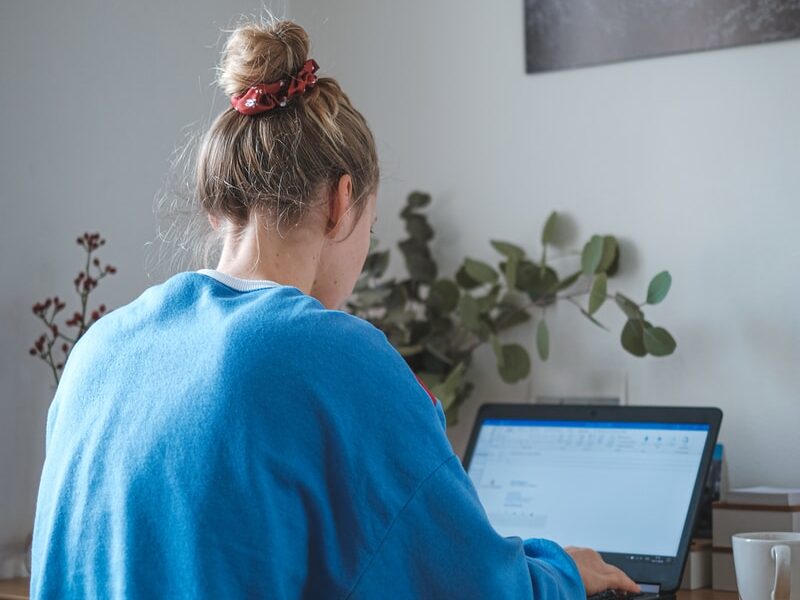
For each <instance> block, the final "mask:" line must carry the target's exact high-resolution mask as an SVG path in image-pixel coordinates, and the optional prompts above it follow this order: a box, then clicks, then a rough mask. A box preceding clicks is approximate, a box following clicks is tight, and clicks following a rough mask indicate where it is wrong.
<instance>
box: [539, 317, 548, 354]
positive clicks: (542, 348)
mask: <svg viewBox="0 0 800 600" xmlns="http://www.w3.org/2000/svg"><path fill="white" fill-rule="evenodd" d="M536 349H537V350H538V351H539V358H541V359H542V360H543V361H546V360H547V359H548V357H549V356H550V330H549V329H548V328H547V321H545V320H544V319H542V320H541V321H539V325H538V326H537V327H536Z"/></svg>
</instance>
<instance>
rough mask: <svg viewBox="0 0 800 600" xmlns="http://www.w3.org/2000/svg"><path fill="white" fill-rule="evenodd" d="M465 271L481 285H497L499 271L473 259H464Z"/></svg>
mask: <svg viewBox="0 0 800 600" xmlns="http://www.w3.org/2000/svg"><path fill="white" fill-rule="evenodd" d="M464 270H465V271H466V272H467V275H469V276H470V277H471V278H472V279H474V280H475V281H480V282H481V283H495V282H496V281H497V279H498V275H497V271H495V270H494V269H493V268H492V267H491V266H490V265H487V264H486V263H485V262H481V261H479V260H474V259H472V258H465V259H464Z"/></svg>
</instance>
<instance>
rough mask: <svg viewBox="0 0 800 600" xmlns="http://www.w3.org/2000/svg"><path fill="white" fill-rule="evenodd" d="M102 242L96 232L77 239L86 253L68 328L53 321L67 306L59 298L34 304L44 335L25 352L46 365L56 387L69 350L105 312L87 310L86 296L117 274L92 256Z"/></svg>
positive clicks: (55, 297) (66, 324)
mask: <svg viewBox="0 0 800 600" xmlns="http://www.w3.org/2000/svg"><path fill="white" fill-rule="evenodd" d="M105 243H106V241H105V240H104V239H103V238H102V237H100V234H99V233H84V234H83V235H82V236H81V237H79V238H78V239H77V244H78V245H79V246H80V247H81V248H83V249H84V251H85V252H86V263H85V266H84V269H83V270H82V271H81V272H80V273H78V276H77V277H76V278H75V279H74V280H73V284H74V286H75V292H76V293H77V294H78V298H79V300H80V310H77V311H75V312H74V313H73V314H72V316H71V317H70V318H69V319H67V320H66V321H64V325H65V326H66V328H67V329H62V328H60V327H59V326H58V325H57V324H56V318H57V317H58V315H59V314H60V313H61V312H62V311H63V310H64V309H65V308H66V307H67V303H66V302H64V301H62V300H61V298H60V297H58V296H54V297H52V298H47V299H46V300H44V302H37V303H36V304H34V305H33V314H34V315H35V316H36V317H37V318H38V319H39V320H40V321H41V322H42V324H43V325H44V326H45V332H44V333H43V334H42V335H40V336H39V337H38V338H37V339H36V341H35V342H34V343H33V346H31V348H30V350H28V353H29V354H30V355H31V356H36V357H38V358H40V359H42V360H43V361H44V362H46V363H47V364H48V366H49V367H50V370H51V371H52V372H53V378H54V379H55V382H56V385H58V382H59V379H60V377H61V372H62V371H63V370H64V364H65V363H66V362H67V357H68V356H69V353H70V352H71V351H72V348H73V347H74V346H75V344H76V343H77V342H78V340H79V339H80V338H81V337H82V336H83V334H84V333H86V331H87V330H88V329H89V327H91V326H92V325H93V324H94V323H95V321H97V320H98V319H99V318H100V317H102V316H103V315H104V314H105V313H106V305H105V304H101V305H100V306H98V307H97V308H96V309H94V310H92V311H89V295H90V294H91V293H92V292H93V291H94V290H95V289H97V286H98V284H99V283H100V280H102V279H104V278H105V277H107V276H108V275H113V274H114V273H116V272H117V269H116V267H112V266H111V265H109V264H103V263H102V262H101V261H100V259H99V258H97V257H96V256H94V253H95V252H96V251H97V250H98V249H99V248H100V247H101V246H104V245H105ZM87 314H88V316H87Z"/></svg>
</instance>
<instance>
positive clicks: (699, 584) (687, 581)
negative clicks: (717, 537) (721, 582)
mask: <svg viewBox="0 0 800 600" xmlns="http://www.w3.org/2000/svg"><path fill="white" fill-rule="evenodd" d="M710 586H711V540H692V545H691V546H690V548H689V555H688V556H687V557H686V568H685V569H684V570H683V580H682V581H681V589H682V590H697V589H700V588H707V587H710Z"/></svg>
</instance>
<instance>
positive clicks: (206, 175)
mask: <svg viewBox="0 0 800 600" xmlns="http://www.w3.org/2000/svg"><path fill="white" fill-rule="evenodd" d="M308 58H309V38H308V34H307V33H306V31H305V30H304V29H303V28H302V27H300V26H299V25H297V24H296V23H293V22H292V21H286V20H271V21H268V22H252V21H249V22H244V23H242V24H240V25H239V26H238V27H237V28H236V29H234V30H233V32H232V33H231V35H230V37H229V38H228V40H227V42H226V43H225V47H224V49H223V52H222V61H221V64H220V66H219V75H218V80H217V81H218V84H219V86H220V87H221V89H222V90H223V92H224V93H225V95H226V96H228V97H230V96H232V95H233V94H237V93H244V92H245V91H247V89H248V88H249V87H250V86H252V85H255V84H257V83H270V82H274V81H278V80H279V79H283V78H286V77H291V76H293V75H295V74H296V73H297V71H298V70H299V69H300V67H302V66H303V63H305V61H306V60H308ZM320 62H321V64H322V66H321V68H322V69H323V70H324V68H325V62H324V57H322V60H321V61H320ZM195 172H196V175H195V197H196V199H197V201H199V203H200V206H202V208H203V209H204V210H205V212H206V213H208V214H209V215H211V216H212V217H215V218H222V219H225V220H227V221H229V222H230V223H231V224H232V225H234V226H239V227H241V226H243V225H244V224H245V223H247V222H248V220H249V219H250V217H251V215H252V213H253V212H254V211H257V212H258V214H259V215H263V216H264V217H266V219H267V221H268V223H269V224H271V225H275V226H276V227H278V228H280V227H281V226H282V225H287V226H293V225H297V224H299V223H300V222H301V221H302V219H303V217H304V216H305V215H306V214H307V213H308V211H309V209H310V208H311V207H312V206H313V205H314V203H315V200H317V199H321V198H322V197H323V196H322V195H323V194H324V193H325V192H326V191H327V190H329V189H332V188H333V187H334V186H335V185H336V184H337V183H338V181H339V179H340V177H341V176H343V175H345V174H347V175H350V177H351V178H352V182H353V197H354V208H353V210H354V211H356V217H357V218H359V217H360V216H361V213H362V212H363V209H364V206H365V202H364V200H365V199H366V198H367V197H368V196H369V195H370V194H372V193H373V192H375V191H376V189H377V186H378V179H379V167H378V158H377V152H376V149H375V140H374V139H373V136H372V133H371V131H370V129H369V126H368V125H367V122H366V120H365V119H364V117H363V115H362V114H361V113H360V112H358V111H357V110H356V109H355V108H354V107H353V105H352V104H351V102H350V99H349V98H348V97H347V95H346V94H345V93H344V92H343V91H342V88H341V87H340V86H339V84H338V83H337V82H336V80H335V79H333V78H330V77H320V78H319V80H318V81H317V84H316V86H314V87H313V88H312V89H310V90H307V91H306V93H305V94H303V95H302V96H296V97H294V98H291V99H290V100H289V102H288V104H287V105H286V106H285V107H280V108H276V109H273V110H270V111H267V112H264V113H261V114H258V115H254V116H247V115H243V114H241V113H239V112H237V111H236V110H235V109H233V108H232V107H229V108H227V110H225V112H223V113H222V114H220V115H219V116H218V117H217V118H216V119H215V120H214V122H213V123H212V124H211V127H210V128H209V129H208V131H207V132H206V134H205V136H204V137H203V139H202V141H201V144H200V147H199V150H198V153H197V162H196V171H195Z"/></svg>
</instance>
